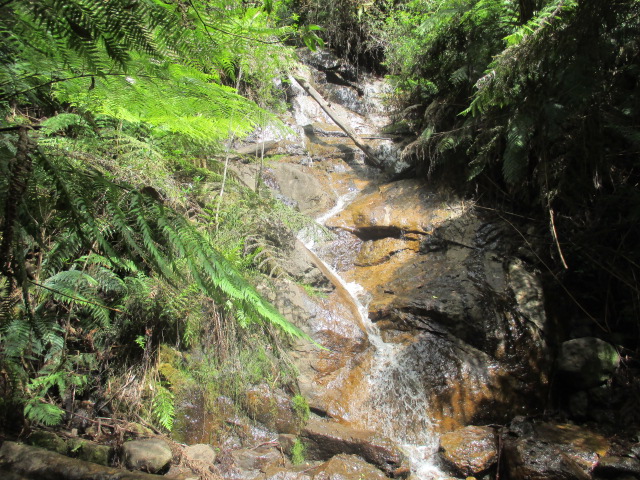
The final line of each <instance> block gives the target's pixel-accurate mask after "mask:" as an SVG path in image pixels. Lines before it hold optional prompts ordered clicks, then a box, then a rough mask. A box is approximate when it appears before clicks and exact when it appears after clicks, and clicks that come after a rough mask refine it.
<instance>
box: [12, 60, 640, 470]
mask: <svg viewBox="0 0 640 480" xmlns="http://www.w3.org/2000/svg"><path fill="white" fill-rule="evenodd" d="M307 63H309V64H310V65H312V66H313V68H312V69H311V71H310V72H309V73H308V74H307V80H308V81H309V82H311V83H312V84H314V85H315V87H316V88H317V89H318V91H320V92H321V94H322V95H323V96H324V97H325V98H326V99H327V100H328V101H329V102H331V104H332V107H333V108H335V109H336V110H337V111H338V112H339V113H340V115H341V116H342V117H343V118H347V119H349V122H350V127H351V128H352V129H353V130H354V131H355V132H356V133H357V134H358V135H359V136H360V137H361V138H364V139H367V138H368V139H369V140H368V143H369V146H370V147H371V148H372V149H373V150H374V151H375V152H376V155H377V156H378V158H379V159H380V161H381V163H382V165H383V167H384V169H383V171H381V170H380V169H378V168H375V167H372V166H370V165H368V164H367V162H366V158H365V156H364V154H363V153H362V152H361V151H360V150H359V149H358V148H356V147H355V146H354V145H353V144H352V142H351V141H350V140H349V138H347V136H346V135H345V134H343V132H342V131H341V130H340V129H339V128H338V127H336V125H335V124H333V122H332V121H331V119H330V118H328V116H327V115H326V114H325V113H324V112H323V111H322V109H321V108H320V107H319V106H318V104H317V103H316V102H315V101H314V100H313V99H311V98H310V97H309V96H308V95H307V94H306V92H305V91H304V90H303V89H302V88H299V86H297V84H296V83H295V81H293V80H292V81H291V84H290V86H289V87H288V88H289V94H290V100H291V104H292V110H291V112H290V114H289V116H288V119H287V121H288V123H289V126H290V127H291V130H292V132H293V133H291V134H289V135H288V136H286V137H284V138H283V137H282V136H281V135H276V134H273V135H271V134H270V133H269V132H260V133H259V134H257V135H256V138H255V139H254V140H256V142H257V141H260V142H262V141H265V142H267V141H268V142H269V147H270V149H271V150H270V152H269V153H270V154H276V155H277V157H275V158H276V159H273V160H270V161H268V162H267V164H266V167H265V168H262V167H261V166H260V165H258V164H251V163H247V164H244V163H237V164H236V165H234V167H233V168H234V171H235V173H236V175H237V176H238V177H239V178H241V179H243V181H244V182H245V183H246V184H248V185H250V186H252V187H254V186H255V184H256V181H257V180H256V179H258V178H259V177H262V179H263V181H264V183H265V184H266V185H267V186H268V188H270V189H271V190H272V192H273V194H274V195H276V196H278V197H279V198H281V199H282V200H283V201H284V202H286V203H288V204H289V205H292V206H295V207H296V208H298V209H299V210H300V211H301V212H303V213H305V214H308V215H310V216H312V217H315V218H317V219H318V223H321V224H323V225H324V226H325V227H326V229H328V231H329V232H330V234H327V231H326V230H324V229H323V228H319V227H318V228H313V227H308V228H305V229H304V231H301V232H299V235H298V238H293V237H286V238H284V237H283V238H281V239H279V246H280V248H281V249H282V250H283V251H284V252H285V255H284V258H285V261H284V262H283V265H282V268H284V269H285V270H286V271H287V278H286V279H276V280H274V285H273V286H272V287H271V288H267V287H265V288H264V289H263V293H264V294H265V295H266V296H267V297H269V298H270V300H272V301H273V303H274V304H275V305H276V306H277V307H278V309H279V310H280V311H281V312H282V313H283V314H285V316H287V318H289V319H290V320H291V321H292V322H294V323H295V324H296V325H298V326H299V327H301V328H302V329H304V330H305V331H306V332H307V333H308V334H309V335H310V336H311V338H312V339H313V340H314V341H315V342H316V343H317V344H319V345H320V346H321V347H322V348H318V345H314V344H309V343H304V342H298V343H297V344H296V345H294V348H293V351H292V357H293V361H294V363H295V365H296V367H297V369H298V372H299V375H298V384H299V388H300V392H301V394H302V395H303V396H304V398H305V399H306V402H308V405H309V407H310V412H311V415H310V417H306V416H302V417H301V416H300V415H299V412H297V411H296V406H295V404H294V403H293V402H292V399H291V396H290V395H289V394H288V393H287V392H280V391H275V392H274V391H272V390H270V389H269V388H267V386H266V385H264V386H261V385H258V386H256V387H255V389H254V390H252V391H250V392H248V393H247V402H246V403H247V408H248V409H249V411H250V413H251V416H252V417H253V418H254V420H255V421H256V422H255V423H251V424H248V423H246V422H245V421H243V420H241V419H238V418H237V417H234V413H233V412H231V411H230V412H229V414H228V416H229V419H228V422H230V423H231V424H234V425H236V427H237V429H236V431H237V432H240V433H236V434H235V437H234V438H233V440H231V441H227V443H221V444H219V445H218V444H216V445H213V446H214V447H216V448H217V449H218V451H215V450H211V452H212V453H211V452H209V450H207V452H209V453H207V455H208V456H207V458H206V459H204V458H203V457H202V456H200V457H198V458H194V455H195V453H193V452H191V453H190V452H189V450H188V448H192V447H188V448H187V447H185V446H176V445H174V448H173V450H172V451H171V458H172V460H170V461H169V462H168V463H167V464H166V465H165V466H163V467H162V468H159V469H156V470H155V471H156V472H158V471H159V472H164V471H165V470H167V469H169V471H168V475H169V476H173V478H185V479H186V478H197V477H199V478H228V479H237V480H253V479H255V480H258V479H260V480H267V479H269V480H276V479H277V480H285V479H286V480H307V479H309V480H316V479H318V480H320V479H322V480H325V479H332V480H338V479H341V480H342V479H344V480H351V479H353V480H362V479H365V478H366V479H369V478H373V479H376V478H380V479H383V478H406V477H408V478H410V479H414V480H429V479H437V478H443V479H444V478H466V477H470V476H472V477H477V478H502V479H505V478H508V479H529V478H531V479H540V480H543V479H549V480H551V479H574V478H575V479H587V478H620V479H622V478H638V477H639V476H640V462H639V460H638V455H639V454H640V448H639V447H638V445H637V444H634V443H632V442H629V441H621V440H618V439H617V438H615V437H613V436H612V435H610V434H607V435H602V434H599V433H596V432H595V431H594V430H592V429H588V428H585V427H579V426H576V425H573V424H570V423H567V422H564V421H560V420H558V416H557V415H556V416H555V417H554V418H555V420H551V419H550V418H551V417H550V416H548V415H547V414H548V411H547V409H548V408H549V406H550V404H551V403H550V397H549V395H550V391H551V383H552V381H554V379H555V381H558V380H557V379H558V378H559V379H561V381H562V382H566V383H567V384H568V385H569V384H570V385H571V386H572V388H573V390H574V392H575V394H574V395H573V397H572V398H573V400H571V402H572V405H573V406H570V409H571V408H572V409H573V412H577V413H578V414H579V413H580V409H581V408H582V409H583V410H584V411H585V412H586V411H587V410H588V409H589V408H592V407H590V406H589V405H592V406H593V405H594V403H593V402H594V400H593V398H594V395H596V393H594V389H596V390H597V389H600V390H602V386H603V385H605V384H606V382H607V381H610V379H611V376H612V374H613V371H614V370H615V368H616V366H617V364H618V362H619V356H618V354H617V352H616V350H615V349H614V348H613V347H612V346H611V345H609V344H608V343H606V342H603V341H602V340H599V339H595V338H591V337H590V336H583V337H581V338H574V339H572V340H570V341H569V342H565V343H562V344H558V341H557V338H558V336H557V335H558V332H557V328H556V325H555V324H554V322H553V321H551V320H550V319H549V318H548V316H547V314H546V312H545V300H544V295H543V289H542V286H541V281H540V275H539V272H537V271H536V270H535V269H534V268H533V266H532V264H533V262H532V261H531V258H532V257H531V252H530V250H529V249H528V248H527V245H526V242H525V241H523V239H522V236H521V235H520V234H519V233H518V232H517V231H515V230H514V228H513V225H512V224H510V223H509V222H508V221H505V220H504V219H501V218H499V217H497V216H491V215H487V214H485V213H483V212H482V211H481V210H479V209H477V208H475V206H474V205H473V203H469V202H467V201H465V200H463V199H460V198H457V197H456V196H454V195H453V194H451V193H448V192H442V191H435V190H432V189H430V188H429V186H428V185H425V183H424V182H423V181H419V180H413V179H401V180H398V179H396V178H397V174H398V173H399V172H401V171H403V170H404V169H406V167H407V165H406V164H404V163H403V162H402V160H401V158H400V154H399V152H400V150H401V146H402V144H401V143H400V142H399V139H397V138H393V137H390V136H385V134H384V133H382V132H383V127H384V126H385V125H386V124H387V123H389V115H388V113H387V112H386V110H385V107H384V102H383V101H382V99H383V97H384V95H385V85H384V82H382V81H381V80H379V79H375V78H369V79H366V78H363V77H360V78H358V81H359V83H358V85H357V88H356V86H355V85H351V84H350V83H349V82H346V84H345V82H340V84H336V83H332V82H335V78H334V76H335V73H336V72H339V73H340V72H342V73H340V75H339V77H340V78H343V79H344V78H356V77H354V76H355V75H356V74H357V72H354V71H353V69H352V67H349V66H348V65H345V64H344V63H342V62H341V61H339V60H337V59H335V58H333V57H331V56H330V55H329V54H328V53H326V52H325V53H318V54H312V55H311V56H309V57H308V58H307ZM328 72H329V73H330V74H329V73H328ZM354 81H355V80H354ZM270 135H271V136H270ZM589 402H591V403H589ZM585 415H586V413H585ZM234 422H235V423H234ZM205 424H206V422H204V421H197V422H196V424H194V426H193V429H192V431H190V432H187V435H186V437H185V439H186V441H187V443H191V444H198V443H202V444H206V443H210V442H209V440H210V438H211V435H210V432H208V431H207V430H206V428H203V425H205ZM200 448H204V447H200ZM16 452H17V447H15V446H14V445H13V444H9V443H5V445H4V446H3V447H2V450H0V466H4V468H5V469H7V468H9V469H14V470H15V471H18V470H19V468H18V465H19V461H18V460H16V458H18V457H19V455H31V454H24V453H20V454H18V453H16ZM113 454H114V455H117V454H118V452H114V453H113ZM119 455H120V457H118V458H120V459H121V460H120V461H121V463H123V464H124V465H126V466H129V467H132V465H130V464H128V463H127V462H128V460H127V458H128V457H127V455H126V454H125V453H124V452H121V453H120V454H119ZM292 458H293V459H295V460H297V461H298V462H301V463H299V464H298V465H294V464H293V463H292V461H291V460H292ZM47 461H48V462H53V460H51V459H49V460H47ZM198 462H200V463H198ZM171 464H172V465H173V466H172V467H171ZM146 470H148V471H151V470H149V469H148V468H147V469H146ZM25 474H26V473H25ZM101 475H102V476H94V477H80V476H77V477H72V476H68V477H65V476H64V475H62V478H129V477H126V476H121V477H118V476H113V475H118V474H116V473H113V472H111V473H110V472H106V471H105V472H103V473H102V474H101ZM109 475H112V476H109ZM31 478H35V477H33V476H31ZM38 478H40V477H38ZM41 478H45V477H41ZM51 478H59V477H54V476H52V477H51ZM130 478H137V477H130Z"/></svg>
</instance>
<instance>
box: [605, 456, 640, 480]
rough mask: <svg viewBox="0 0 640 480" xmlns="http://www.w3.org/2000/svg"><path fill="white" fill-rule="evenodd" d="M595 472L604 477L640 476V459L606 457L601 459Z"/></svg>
mask: <svg viewBox="0 0 640 480" xmlns="http://www.w3.org/2000/svg"><path fill="white" fill-rule="evenodd" d="M593 473H594V475H596V476H598V477H602V478H616V479H617V478H622V477H624V476H631V477H632V478H640V460H638V459H637V458H634V457H616V456H611V457H605V458H602V459H600V461H599V462H598V464H597V465H596V466H595V468H594V469H593Z"/></svg>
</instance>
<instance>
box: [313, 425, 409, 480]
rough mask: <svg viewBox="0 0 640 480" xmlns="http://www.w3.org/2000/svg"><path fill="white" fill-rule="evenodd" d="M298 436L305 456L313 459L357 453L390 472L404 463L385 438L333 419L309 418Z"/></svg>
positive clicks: (325, 458) (401, 456)
mask: <svg viewBox="0 0 640 480" xmlns="http://www.w3.org/2000/svg"><path fill="white" fill-rule="evenodd" d="M301 436H302V441H303V442H304V443H305V446H306V447H307V457H308V458H309V459H312V460H327V459H330V458H331V457H333V456H334V455H339V454H342V453H344V454H349V455H358V456H360V457H362V458H363V459H364V460H365V461H367V462H368V463H371V464H373V465H375V466H376V467H378V468H380V469H382V470H383V471H384V472H386V473H387V474H390V475H392V474H393V473H394V472H395V471H396V470H398V469H401V468H404V465H405V462H406V459H405V456H404V455H403V454H402V452H401V451H400V450H399V449H398V447H397V446H396V445H395V444H394V443H393V442H392V441H391V440H389V439H388V438H386V437H383V436H381V435H378V434H377V433H375V432H372V431H367V430H359V429H355V428H351V427H348V426H345V425H342V424H339V423H336V422H332V421H327V420H322V419H318V418H313V419H310V420H309V422H308V423H307V425H306V426H305V427H304V429H303V430H302V434H301Z"/></svg>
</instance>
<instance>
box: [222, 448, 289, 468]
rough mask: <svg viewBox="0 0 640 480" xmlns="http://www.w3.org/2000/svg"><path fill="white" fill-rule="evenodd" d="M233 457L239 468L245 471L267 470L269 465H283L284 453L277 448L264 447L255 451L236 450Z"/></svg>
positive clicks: (254, 449)
mask: <svg viewBox="0 0 640 480" xmlns="http://www.w3.org/2000/svg"><path fill="white" fill-rule="evenodd" d="M231 456H232V457H233V459H234V460H235V464H236V466H237V467H238V468H241V469H243V470H263V471H264V470H265V469H266V468H267V467H268V466H269V465H276V464H281V463H282V462H283V457H282V453H281V452H280V451H279V450H278V449H277V448H275V447H270V446H262V447H258V448H253V449H246V448H244V449H241V450H234V451H233V452H232V453H231Z"/></svg>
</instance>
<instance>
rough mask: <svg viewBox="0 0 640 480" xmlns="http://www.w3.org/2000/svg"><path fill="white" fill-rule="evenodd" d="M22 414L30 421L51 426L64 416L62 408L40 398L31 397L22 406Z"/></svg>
mask: <svg viewBox="0 0 640 480" xmlns="http://www.w3.org/2000/svg"><path fill="white" fill-rule="evenodd" d="M24 416H25V417H26V418H27V419H29V420H31V421H32V422H36V423H41V424H43V425H46V426H49V427H52V426H55V425H58V424H60V422H61V421H62V419H63V417H64V410H62V409H61V408H60V407H58V406H57V405H52V404H50V403H47V402H44V401H42V400H41V399H40V398H32V399H30V400H29V401H28V402H27V403H26V405H25V407H24Z"/></svg>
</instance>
